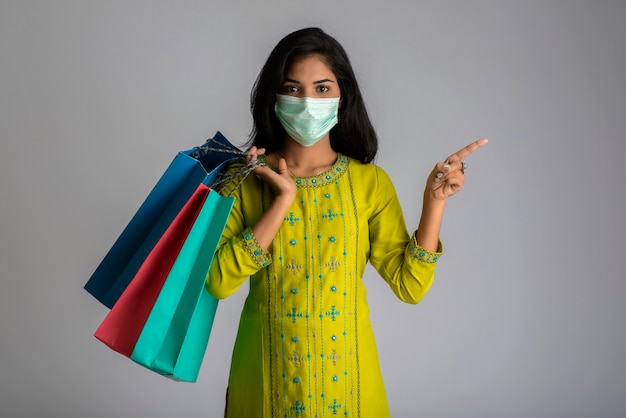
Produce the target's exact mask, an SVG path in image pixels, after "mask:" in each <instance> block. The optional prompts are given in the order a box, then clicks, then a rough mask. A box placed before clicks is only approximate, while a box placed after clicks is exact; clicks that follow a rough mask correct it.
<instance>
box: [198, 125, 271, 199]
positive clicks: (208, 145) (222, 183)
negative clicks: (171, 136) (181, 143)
mask: <svg viewBox="0 0 626 418" xmlns="http://www.w3.org/2000/svg"><path fill="white" fill-rule="evenodd" d="M222 138H223V137H222ZM224 139H225V138H224ZM193 150H194V151H193V152H192V153H191V154H190V156H191V157H192V158H195V159H197V160H199V159H200V158H201V157H203V156H205V155H206V154H208V153H211V152H219V153H228V154H233V155H234V156H235V157H233V160H240V161H241V162H244V163H245V164H243V165H242V167H241V168H240V169H238V170H237V171H235V172H232V173H228V174H225V173H222V172H220V173H218V178H217V180H216V181H215V182H213V183H212V184H211V185H210V187H211V188H212V189H213V190H215V191H216V192H218V193H220V194H221V192H222V191H223V190H224V189H225V188H226V186H228V185H229V184H231V183H232V182H233V181H234V180H235V179H236V178H237V177H241V178H240V179H239V181H238V182H237V184H236V185H235V187H234V188H233V190H231V191H230V193H228V195H227V196H230V195H232V194H233V192H234V191H235V190H237V189H238V188H239V186H241V184H242V183H243V181H244V180H245V179H246V178H247V177H248V176H249V175H250V173H252V172H253V171H254V169H256V168H257V167H262V166H264V165H265V163H264V162H262V161H259V160H252V161H246V157H247V154H246V153H245V152H244V151H241V150H240V149H239V148H237V147H235V146H233V145H232V144H230V143H229V142H228V141H226V142H223V141H221V140H220V139H219V138H216V137H213V138H209V139H207V140H206V142H205V143H204V144H203V145H202V146H199V147H194V148H193Z"/></svg>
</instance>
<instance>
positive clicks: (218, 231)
mask: <svg viewBox="0 0 626 418" xmlns="http://www.w3.org/2000/svg"><path fill="white" fill-rule="evenodd" d="M224 141H225V138H224ZM226 142H227V141H226ZM231 147H232V146H231ZM233 148H234V147H233ZM202 149H203V150H204V152H207V151H208V152H211V151H213V150H214V148H211V147H207V146H206V145H205V147H203V148H202ZM235 149H236V148H235ZM219 152H223V151H221V149H219ZM228 152H232V153H234V154H239V155H240V156H241V155H242V154H243V153H242V152H241V151H239V150H236V151H228ZM179 156H180V154H179ZM194 157H195V158H198V157H200V158H199V160H201V158H202V156H201V155H200V153H197V154H195V155H194ZM177 158H178V157H177ZM231 159H233V154H230V159H226V160H225V161H223V162H222V163H220V164H219V165H217V166H216V167H215V168H214V169H213V171H211V172H208V173H207V172H206V171H205V169H204V164H203V172H204V179H203V180H202V183H201V184H200V185H199V186H197V187H196V189H195V191H193V193H192V194H191V196H190V197H189V198H188V199H187V201H186V202H184V205H183V206H182V208H180V209H179V211H178V213H177V214H175V217H174V219H173V220H172V221H171V222H170V223H169V224H168V225H167V226H166V229H165V231H164V232H162V233H161V234H160V236H159V238H158V239H157V240H156V242H155V243H154V244H153V245H152V248H151V249H150V250H149V251H148V254H147V255H146V256H145V257H143V260H141V258H142V256H141V255H140V254H139V250H137V251H136V252H135V254H134V255H133V257H134V258H135V259H134V260H131V261H132V262H131V263H129V262H128V260H129V257H126V258H124V259H123V260H121V261H119V260H118V263H119V262H121V263H126V265H125V266H124V268H123V269H120V267H119V266H117V265H115V262H114V261H111V260H114V259H115V258H114V257H113V256H111V254H115V252H114V251H113V249H112V250H111V251H110V252H109V254H108V255H107V258H110V260H107V258H105V260H104V261H103V263H102V264H101V267H102V265H103V264H106V263H108V264H109V265H110V266H112V267H111V268H110V269H108V270H109V271H121V272H122V274H129V273H128V271H130V270H132V269H131V268H130V267H129V265H130V264H132V263H138V264H139V266H138V267H136V269H135V270H136V272H135V273H134V274H133V276H132V277H130V279H128V282H129V283H126V285H120V278H119V277H117V276H112V278H113V280H109V281H108V282H107V280H105V279H106V277H104V276H102V275H101V274H100V276H96V274H94V276H92V279H90V283H96V282H97V283H98V286H99V287H98V289H108V290H106V291H104V292H100V293H99V294H100V295H102V294H106V296H107V297H109V296H110V295H111V289H115V288H116V287H117V288H118V289H120V288H121V291H120V296H119V297H117V298H115V299H116V302H115V304H114V305H113V307H112V309H111V312H110V313H109V314H108V315H107V317H106V318H105V319H104V321H103V322H102V324H101V325H100V327H99V328H98V330H97V331H96V333H95V336H96V337H97V338H98V339H100V340H101V341H102V342H104V343H105V344H107V345H108V346H109V347H110V348H111V349H113V350H115V351H117V352H119V353H121V354H123V355H124V356H126V357H129V358H131V359H132V360H134V361H135V362H137V363H139V364H141V365H143V366H145V367H147V368H149V369H151V370H153V371H155V372H157V373H160V374H162V375H165V376H167V377H169V378H172V379H175V380H182V381H189V382H194V381H196V379H197V376H198V372H199V368H200V365H201V362H202V358H203V356H204V352H205V350H206V346H207V343H208V338H209V334H210V332H211V327H212V324H213V319H214V316H215V311H216V308H217V300H216V299H214V298H213V297H212V296H210V295H209V293H208V292H207V291H206V288H205V280H206V276H207V274H208V271H209V269H210V266H211V262H212V260H213V255H214V253H215V250H216V248H217V245H218V243H219V240H220V238H221V235H222V233H223V229H224V226H225V224H226V221H227V220H228V217H229V214H230V211H231V208H232V205H233V202H234V198H232V197H226V196H220V195H219V194H218V193H217V192H216V191H214V190H211V189H210V188H209V186H208V185H209V184H215V182H216V179H217V176H218V175H221V173H222V171H223V169H224V167H225V166H226V165H227V164H228V163H230V160H231ZM171 167H172V166H170V168H171ZM255 167H256V164H248V165H247V166H245V167H244V168H243V170H242V171H241V173H237V174H243V178H245V176H246V175H248V174H249V173H250V172H251V171H252V170H253V169H254V168H255ZM168 171H170V169H168ZM174 172H175V171H174ZM166 176H167V172H166V175H164V178H165V177H166ZM235 177H236V175H235V176H233V175H231V176H228V177H225V176H224V177H222V179H221V181H218V183H221V184H222V185H223V183H224V182H228V181H232V180H233V179H234V178H235ZM196 178H197V177H196ZM162 180H163V178H162ZM240 181H241V180H240ZM157 188H158V185H157V187H155V190H156V189H157ZM153 194H154V190H153V193H151V195H153ZM172 199H174V200H176V199H180V197H179V196H175V197H173V198H172ZM149 200H150V196H149V197H148V199H146V202H148V201H149ZM161 201H162V198H161ZM146 202H144V205H142V207H141V208H140V210H139V211H138V212H137V214H136V215H135V217H134V218H133V220H132V221H131V223H133V222H134V221H135V219H136V218H140V217H141V216H142V214H144V213H146V211H148V210H149V209H150V208H149V207H146V205H147V203H146ZM161 203H162V204H161V206H160V207H166V206H167V207H168V209H167V210H172V209H171V207H172V206H173V203H171V202H170V203H169V204H167V202H161ZM178 206H180V204H178ZM144 209H145V210H144ZM165 217H166V216H165V215H163V214H161V217H160V218H159V219H157V221H156V222H153V225H156V224H157V223H159V222H161V223H163V222H164V221H163V219H164V218H165ZM139 221H141V219H139ZM139 221H138V222H139ZM133 228H134V227H131V225H130V224H129V227H127V228H126V230H125V231H124V233H123V234H122V236H120V238H119V239H118V242H116V245H118V243H120V242H121V244H120V246H126V247H128V242H129V241H128V240H126V241H125V240H124V239H123V238H124V234H125V233H126V231H136V230H137V229H136V228H135V229H133ZM160 228H162V225H161V226H160ZM156 229H157V228H156V227H153V228H152V230H150V232H149V233H148V234H149V235H150V234H152V235H155V234H156V232H154V231H155V230H156ZM128 236H131V237H132V235H129V234H127V235H126V237H128ZM151 239H154V237H151ZM147 241H149V240H148V239H147V238H145V239H144V240H134V241H133V242H134V243H135V244H136V243H137V242H141V243H140V245H143V246H145V245H147V244H146V242H147ZM135 248H136V247H133V248H131V250H132V249H135ZM137 259H139V260H141V261H140V262H138V261H137ZM99 270H103V269H101V268H99ZM96 273H98V272H96ZM94 277H97V279H94ZM103 277H104V278H103ZM131 279H132V280H131ZM90 283H88V285H90ZM110 283H112V285H111V286H109V284H110ZM107 286H108V288H107ZM107 292H108V293H107ZM92 293H93V292H92ZM96 293H98V292H96ZM105 300H106V299H105Z"/></svg>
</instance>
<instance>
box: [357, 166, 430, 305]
mask: <svg viewBox="0 0 626 418" xmlns="http://www.w3.org/2000/svg"><path fill="white" fill-rule="evenodd" d="M370 190H371V194H372V196H374V197H375V200H373V205H374V209H373V211H372V213H371V215H370V218H369V222H368V225H369V234H370V260H369V261H370V263H371V264H372V266H373V267H374V268H375V269H376V271H378V273H379V274H380V275H381V277H382V278H383V279H384V280H385V281H387V283H388V284H389V286H390V287H391V289H392V290H393V292H394V293H395V294H396V295H397V296H398V298H400V299H401V300H402V301H404V302H407V303H418V302H419V301H420V300H421V299H422V297H423V296H424V295H425V294H426V292H427V291H428V290H429V289H430V286H431V284H432V282H433V279H434V271H435V266H436V263H437V260H438V259H439V257H440V256H441V243H440V244H439V249H438V252H430V251H427V250H425V249H424V248H422V247H420V246H418V245H417V243H416V241H415V234H413V235H412V236H409V234H408V231H407V228H406V223H405V221H404V216H403V213H402V209H401V207H400V202H399V200H398V197H397V194H396V191H395V188H394V186H393V184H392V183H391V180H390V179H389V176H388V175H387V174H386V173H385V172H384V171H383V170H382V169H381V168H379V167H377V170H376V179H375V181H373V187H372V188H371V189H370Z"/></svg>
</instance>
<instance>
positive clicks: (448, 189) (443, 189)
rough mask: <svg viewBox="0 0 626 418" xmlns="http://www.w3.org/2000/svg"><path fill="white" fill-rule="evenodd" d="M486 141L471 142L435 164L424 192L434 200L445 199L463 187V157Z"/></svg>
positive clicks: (464, 167)
mask: <svg viewBox="0 0 626 418" xmlns="http://www.w3.org/2000/svg"><path fill="white" fill-rule="evenodd" d="M487 142H488V139H487V138H482V139H479V140H478V141H475V142H472V143H471V144H469V145H467V146H466V147H464V148H462V149H460V150H459V151H457V152H455V153H454V154H452V155H450V156H449V157H448V158H446V159H445V161H444V162H441V163H437V164H435V168H434V169H433V171H432V172H431V173H430V175H429V176H428V182H427V185H426V194H427V195H428V196H429V197H430V198H432V199H435V200H446V199H447V198H449V197H450V196H452V195H454V194H456V193H458V192H459V190H461V189H462V188H463V184H464V183H465V169H466V168H467V163H466V162H465V157H467V156H468V155H470V154H471V153H472V152H474V151H476V150H477V149H478V148H480V147H482V146H483V145H485V144H486V143H487Z"/></svg>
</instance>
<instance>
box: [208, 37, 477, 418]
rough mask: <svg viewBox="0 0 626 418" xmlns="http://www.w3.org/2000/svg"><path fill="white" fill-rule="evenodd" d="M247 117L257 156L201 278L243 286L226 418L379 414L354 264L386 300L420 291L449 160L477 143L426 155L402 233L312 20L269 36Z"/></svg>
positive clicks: (348, 94) (380, 397)
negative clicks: (435, 156)
mask: <svg viewBox="0 0 626 418" xmlns="http://www.w3.org/2000/svg"><path fill="white" fill-rule="evenodd" d="M252 114H253V118H254V129H253V133H252V138H251V144H250V145H251V147H250V150H249V154H248V160H249V161H252V160H256V159H258V160H260V162H263V163H265V166H262V167H259V168H257V169H256V170H255V171H254V173H255V175H251V176H248V177H247V178H246V179H245V180H244V181H243V183H242V184H241V185H240V187H239V188H237V189H236V190H235V191H234V194H233V195H234V196H235V197H236V202H235V206H234V208H233V211H232V214H231V216H230V219H229V221H228V224H227V226H226V229H225V231H224V235H223V238H222V242H221V244H220V247H219V249H218V251H217V253H216V256H215V259H214V262H213V265H212V267H211V271H210V273H209V276H208V278H207V289H208V290H209V292H210V293H211V294H212V295H214V296H215V297H217V298H225V297H228V296H229V295H231V294H232V293H233V292H235V291H236V290H237V289H238V288H239V287H240V286H241V285H242V284H243V283H244V282H245V281H246V280H248V279H249V285H250V293H249V295H248V297H247V299H246V302H245V305H244V307H243V311H242V314H241V320H240V325H239V332H238V335H237V340H236V342H235V348H234V352H233V358H232V364H231V372H230V379H229V384H228V396H227V405H226V416H227V417H235V418H239V417H241V418H250V417H323V416H331V415H343V416H354V417H371V418H382V417H387V416H389V410H388V406H387V399H386V395H385V389H384V386H383V379H382V376H381V372H380V367H379V363H378V356H377V352H376V345H375V342H374V335H373V332H372V328H371V325H370V321H369V308H368V305H367V301H366V295H365V288H364V286H363V282H362V280H361V279H362V276H363V271H364V269H365V265H366V263H367V262H368V261H369V262H370V263H371V264H372V266H374V268H375V269H376V270H377V271H378V273H379V274H380V275H381V277H382V278H383V279H384V280H386V281H387V283H388V284H389V286H390V287H391V289H392V290H393V292H394V293H395V294H396V295H397V296H398V298H400V300H402V301H405V302H408V303H417V302H419V301H420V299H421V298H422V297H423V296H424V294H425V293H426V292H427V291H428V289H429V287H430V285H431V283H432V281H433V274H434V270H435V265H436V263H437V261H438V259H439V257H440V254H441V245H440V243H439V230H440V225H441V220H442V217H443V212H444V207H445V205H446V201H447V199H448V198H449V197H450V196H452V195H453V194H455V193H456V192H458V191H459V190H460V189H461V188H462V186H463V182H464V178H465V173H464V170H465V168H466V167H467V165H466V163H465V162H464V160H463V158H464V157H465V156H467V155H469V154H470V153H471V152H472V151H474V150H475V149H477V148H478V147H480V146H481V145H483V144H484V143H486V141H487V140H486V139H482V140H479V141H476V142H474V143H472V144H470V145H468V146H467V147H466V148H464V149H462V150H461V151H459V152H457V153H455V154H452V155H451V156H450V157H448V158H447V159H446V160H445V161H444V162H440V163H437V164H436V166H435V168H434V170H433V171H432V173H431V174H430V175H429V177H428V179H427V185H426V190H425V192H424V200H423V211H422V216H421V220H420V223H419V227H418V228H417V230H416V232H415V233H414V234H412V235H409V233H408V230H407V227H406V225H405V222H404V218H403V214H402V210H401V208H400V204H399V201H398V198H397V196H396V193H395V190H394V187H393V185H392V183H391V181H390V179H389V177H388V176H387V174H386V173H385V172H384V171H383V170H382V169H381V168H380V167H377V166H375V165H373V164H371V161H372V160H373V158H374V156H375V155H376V150H377V138H376V134H375V131H374V129H373V127H372V125H371V123H370V120H369V118H368V115H367V112H366V110H365V106H364V104H363V99H362V97H361V93H360V91H359V87H358V85H357V81H356V78H355V76H354V73H353V71H352V68H351V65H350V62H349V60H348V57H347V55H346V53H345V51H344V49H343V48H342V47H341V45H340V44H339V43H338V42H337V41H336V40H335V39H334V38H332V37H330V36H329V35H327V34H326V33H324V32H323V31H321V30H320V29H317V28H309V29H303V30H299V31H297V32H294V33H292V34H290V35H288V36H286V37H285V38H283V39H282V40H281V41H280V42H279V43H278V45H277V46H276V47H275V48H274V50H273V51H272V53H271V54H270V56H269V58H268V60H267V62H266V64H265V66H264V67H263V69H262V71H261V73H260V75H259V77H258V79H257V81H256V84H255V87H254V89H253V92H252ZM242 165H243V163H242ZM239 169H241V166H233V167H232V168H231V170H233V171H236V170H239ZM235 183H236V182H235ZM228 192H230V190H228V189H227V190H226V191H225V193H228Z"/></svg>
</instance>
